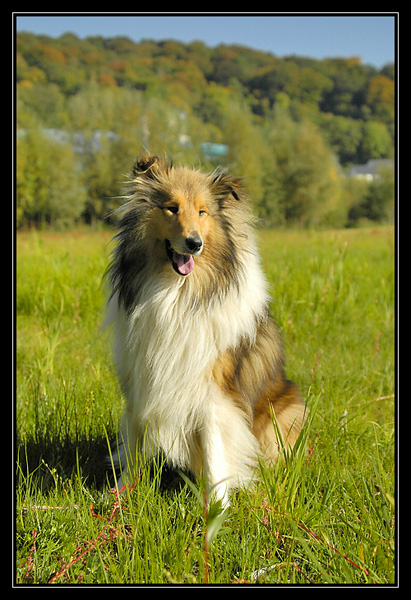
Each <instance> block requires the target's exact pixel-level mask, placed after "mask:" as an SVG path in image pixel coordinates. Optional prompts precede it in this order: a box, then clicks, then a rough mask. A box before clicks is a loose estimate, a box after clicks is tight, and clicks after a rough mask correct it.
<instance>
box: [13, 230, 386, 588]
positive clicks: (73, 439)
mask: <svg viewBox="0 0 411 600" xmlns="http://www.w3.org/2000/svg"><path fill="white" fill-rule="evenodd" d="M109 240H110V234H108V233H101V232H100V233H96V232H76V233H68V234H36V233H28V234H21V235H20V234H19V235H18V237H17V290H16V291H17V295H16V309H17V347H16V361H17V362H16V390H17V394H16V403H15V414H16V453H17V475H16V511H17V519H16V526H15V532H16V559H15V566H16V582H17V583H18V584H36V583H37V584H47V583H48V582H55V583H66V584H69V583H71V584H77V583H83V584H84V583H88V584H93V583H102V584H104V583H107V584H110V583H115V584H119V583H130V584H131V583H134V584H136V583H140V584H143V583H145V584H153V583H188V584H190V583H204V582H209V583H225V584H227V583H246V582H248V583H260V584H268V583H269V584H276V583H277V584H286V583H292V584H309V583H315V584H325V583H332V584H374V583H380V584H393V583H395V580H396V579H395V578H396V571H395V522H394V514H395V510H394V498H395V436H394V425H395V413H394V380H395V373H394V251H395V248H394V235H393V230H392V228H381V229H380V228H378V229H375V230H348V231H336V232H322V233H314V232H276V231H267V232H262V233H261V235H260V245H261V252H262V256H263V263H264V268H265V271H266V273H267V276H268V278H269V281H270V286H271V293H272V298H273V300H272V312H273V315H274V317H275V319H276V321H277V323H278V325H279V327H280V329H281V331H282V335H283V339H284V344H285V348H286V354H287V374H288V376H289V377H290V378H292V379H294V380H295V381H296V382H298V384H299V386H300V389H301V391H302V394H303V396H304V397H305V399H306V401H307V403H308V405H309V406H310V408H311V417H310V422H309V424H308V426H307V428H306V430H305V432H304V439H303V441H305V442H306V447H307V448H308V450H304V447H303V446H304V444H301V445H300V446H299V447H298V448H296V450H295V452H294V453H293V455H291V456H288V455H285V456H284V459H283V460H281V461H280V462H279V463H278V464H277V465H276V466H275V468H273V469H270V470H269V469H266V468H265V467H264V465H262V466H261V480H260V481H259V483H258V484H257V485H256V487H255V489H253V490H249V491H243V490H241V491H238V492H237V493H236V494H235V495H234V497H233V500H232V504H231V507H230V509H229V511H228V513H221V510H219V506H218V505H217V506H216V505H212V506H211V507H208V509H207V507H204V506H203V501H202V498H203V482H201V481H200V482H198V481H191V480H187V478H185V477H183V476H180V475H179V474H178V473H177V474H176V473H173V472H170V471H169V470H167V469H164V470H163V471H161V468H160V467H161V465H157V466H154V467H153V469H152V470H151V471H150V472H149V471H145V472H144V473H143V474H142V476H141V478H140V480H139V481H138V482H137V483H136V485H135V487H134V488H133V489H132V490H128V491H127V493H126V494H125V495H124V496H123V497H122V498H121V502H120V504H118V503H117V504H116V503H115V500H116V499H115V497H114V496H107V495H104V494H103V493H102V492H104V489H105V487H106V479H107V473H106V472H105V470H104V466H103V464H102V459H103V457H104V456H105V455H106V453H107V451H108V446H107V440H108V439H109V440H113V439H114V437H115V433H116V428H117V423H118V420H119V418H120V415H121V410H122V399H121V396H120V392H119V387H118V382H117V379H116V376H115V372H114V368H113V365H112V359H111V355H110V340H109V337H108V333H107V332H106V331H104V330H102V329H101V324H102V321H103V316H104V315H103V303H104V290H103V288H102V287H101V279H102V275H103V273H104V270H105V268H106V265H107V259H108V254H109V251H110V248H111V245H110V241H109Z"/></svg>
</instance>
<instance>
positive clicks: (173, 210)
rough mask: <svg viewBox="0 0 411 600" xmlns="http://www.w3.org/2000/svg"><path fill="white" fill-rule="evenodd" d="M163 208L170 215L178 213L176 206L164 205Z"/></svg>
mask: <svg viewBox="0 0 411 600" xmlns="http://www.w3.org/2000/svg"><path fill="white" fill-rule="evenodd" d="M164 210H165V211H166V212H169V213H171V214H172V215H176V214H177V213H178V206H165V207H164Z"/></svg>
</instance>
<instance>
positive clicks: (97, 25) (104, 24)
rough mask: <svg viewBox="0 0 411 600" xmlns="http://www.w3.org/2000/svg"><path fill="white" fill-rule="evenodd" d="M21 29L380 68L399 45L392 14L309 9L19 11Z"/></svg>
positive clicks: (392, 58) (392, 56) (389, 61)
mask: <svg viewBox="0 0 411 600" xmlns="http://www.w3.org/2000/svg"><path fill="white" fill-rule="evenodd" d="M14 16H15V18H16V21H15V22H16V29H17V31H30V32H32V33H36V34H46V35H49V36H52V37H59V36H60V35H61V34H63V33H65V32H68V31H70V32H72V33H75V34H76V35H77V36H78V37H79V38H85V37H87V36H94V35H99V36H102V37H116V36H126V37H129V38H131V39H132V40H134V41H136V42H138V41H140V40H142V39H152V40H155V41H158V40H165V39H174V40H179V41H181V42H186V43H187V42H191V41H194V40H199V41H202V42H204V43H205V44H206V45H207V46H211V47H214V46H217V45H219V44H226V45H230V44H239V45H242V46H247V47H249V48H254V49H257V50H263V51H266V52H271V53H272V54H274V55H275V56H279V57H281V56H289V55H293V54H294V55H297V56H307V57H312V58H317V59H324V58H329V57H345V58H346V57H350V56H360V57H361V60H362V62H363V64H370V65H373V66H374V67H377V68H381V67H383V66H384V65H386V64H387V63H391V62H394V60H395V49H396V47H397V43H396V38H395V30H396V21H395V16H394V13H390V14H387V13H386V14H383V13H369V14H367V13H362V14H359V13H358V14H356V13H353V14H350V15H349V16H347V15H336V14H331V15H330V14H327V15H318V14H317V15H314V14H313V13H311V14H305V15H304V14H297V13H295V14H291V15H290V14H287V15H282V14H280V13H271V14H270V13H266V14H264V15H263V14H258V13H255V14H249V13H247V14H243V15H241V14H239V13H236V14H228V15H227V14H225V15H223V14H218V13H217V14H214V15H212V16H210V15H207V14H201V15H200V14H196V15H193V14H190V15H185V14H181V13H180V14H177V13H169V14H168V15H165V14H161V13H158V14H156V15H155V16H153V15H151V16H148V15H144V14H139V13H115V14H112V13H111V14H106V15H104V13H76V14H75V15H74V14H70V13H64V14H63V13H61V14H58V15H56V14H55V13H54V15H51V14H50V15H47V14H42V13H27V14H24V13H21V14H18V13H15V14H14Z"/></svg>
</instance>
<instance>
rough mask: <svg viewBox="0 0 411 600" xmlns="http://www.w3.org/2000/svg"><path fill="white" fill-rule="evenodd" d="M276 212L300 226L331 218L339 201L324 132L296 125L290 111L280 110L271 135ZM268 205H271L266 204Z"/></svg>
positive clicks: (333, 165) (311, 127) (334, 172)
mask: <svg viewBox="0 0 411 600" xmlns="http://www.w3.org/2000/svg"><path fill="white" fill-rule="evenodd" d="M269 142H270V145H271V149H270V150H271V156H272V176H271V181H273V179H274V177H275V178H276V179H277V182H276V185H274V188H275V189H276V192H277V193H278V195H279V197H278V199H275V200H274V202H275V208H274V210H275V213H277V214H279V213H280V210H279V208H281V213H282V220H283V221H284V222H286V223H296V224H299V225H300V226H306V225H313V224H316V223H320V222H321V221H322V220H324V219H327V215H328V214H329V213H330V212H332V211H334V210H335V205H337V204H338V201H339V193H340V190H339V178H338V173H337V167H336V161H335V159H334V156H333V154H332V152H331V150H330V148H329V147H328V146H327V144H326V142H325V141H324V138H323V136H322V135H321V133H320V131H319V130H318V129H317V128H316V127H315V126H314V125H313V124H312V123H310V122H301V123H295V122H293V121H292V120H291V118H290V117H289V116H288V115H287V111H286V110H284V109H283V110H281V111H280V112H278V111H277V113H276V115H275V119H274V123H273V127H272V128H271V130H270V132H269ZM266 205H268V203H267V201H266Z"/></svg>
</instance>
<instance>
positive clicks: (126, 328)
mask: <svg viewBox="0 0 411 600" xmlns="http://www.w3.org/2000/svg"><path fill="white" fill-rule="evenodd" d="M126 200H127V201H126V202H125V204H124V206H123V207H122V208H121V209H120V217H119V233H118V235H117V242H118V243H117V247H116V250H115V252H114V258H113V262H112V264H111V266H110V268H109V280H110V284H111V296H110V299H109V306H108V314H109V318H108V320H109V322H112V323H113V324H114V350H115V360H116V363H117V368H118V374H119V378H120V382H121V387H122V391H123V393H124V396H125V397H126V408H125V412H124V416H123V419H122V423H121V428H120V436H119V439H120V448H119V450H118V452H117V460H118V461H119V462H120V463H121V469H122V482H121V484H122V483H125V482H130V483H131V482H132V480H133V478H134V476H135V473H136V471H137V469H139V468H140V463H141V461H142V458H141V457H142V456H143V457H144V460H147V459H148V458H150V457H152V456H153V455H154V454H156V453H158V452H159V451H162V452H163V453H164V455H165V456H166V459H167V461H168V463H169V464H171V465H173V466H175V467H180V468H185V469H188V470H189V471H191V472H192V473H193V474H194V475H196V476H199V475H200V474H203V475H204V476H205V477H206V479H207V482H208V487H209V489H214V490H215V491H216V494H217V497H218V498H219V499H222V500H223V501H226V500H227V495H228V492H229V490H230V489H231V488H234V487H237V486H240V485H247V484H248V483H250V481H251V480H252V478H253V472H254V469H255V467H256V465H258V457H259V456H260V457H262V458H264V459H266V460H268V461H273V460H275V459H276V458H277V457H278V453H279V441H278V439H277V436H276V430H277V433H278V429H279V431H280V433H281V437H282V439H283V441H284V442H285V443H286V444H288V445H289V446H293V444H294V443H295V441H296V439H297V437H298V434H299V432H300V430H301V426H302V423H303V420H304V412H305V408H304V404H303V403H302V402H301V399H300V396H299V393H298V391H297V388H296V386H295V384H294V383H292V382H291V381H288V380H287V379H286V378H285V376H284V356H283V351H282V347H281V341H280V337H279V334H278V331H277V328H276V326H275V324H274V322H273V320H272V319H271V318H270V316H269V315H268V301H269V296H268V294H267V283H266V280H265V278H264V275H263V272H262V269H261V266H260V261H259V256H258V252H257V248H256V242H255V238H254V233H253V228H252V216H251V212H250V209H249V206H248V203H247V200H246V197H245V195H244V193H243V190H242V188H241V184H240V181H239V180H238V179H236V178H233V177H230V176H228V175H227V174H225V173H224V172H214V173H212V174H208V175H206V174H202V173H200V172H199V171H197V170H192V169H189V168H186V167H174V166H173V165H172V164H169V163H168V162H167V161H166V160H165V159H160V158H158V157H156V156H143V157H141V158H140V160H138V162H137V163H136V164H135V166H134V169H133V174H132V177H131V179H130V189H129V191H128V195H127V196H126ZM273 413H274V415H273ZM274 420H275V422H276V423H277V426H278V427H275V426H274V424H273V421H274ZM119 485H120V484H119Z"/></svg>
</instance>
